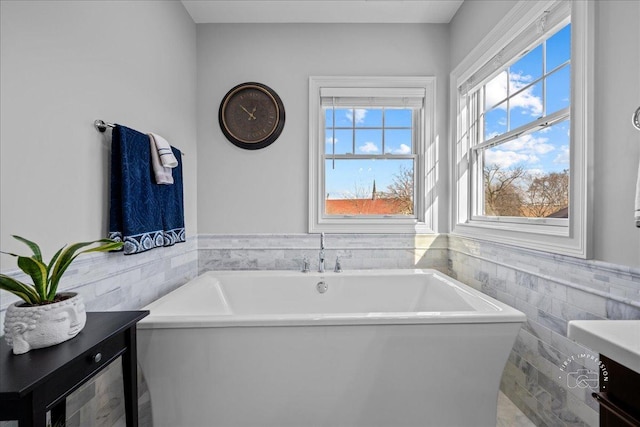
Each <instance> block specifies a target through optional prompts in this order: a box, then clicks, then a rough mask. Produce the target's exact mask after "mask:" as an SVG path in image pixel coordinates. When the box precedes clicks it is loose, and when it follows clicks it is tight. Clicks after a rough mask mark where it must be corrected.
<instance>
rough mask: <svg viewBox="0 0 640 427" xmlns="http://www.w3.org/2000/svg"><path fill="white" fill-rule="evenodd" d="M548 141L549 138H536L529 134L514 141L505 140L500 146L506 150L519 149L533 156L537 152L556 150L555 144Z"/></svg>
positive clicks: (544, 152)
mask: <svg viewBox="0 0 640 427" xmlns="http://www.w3.org/2000/svg"><path fill="white" fill-rule="evenodd" d="M547 141H549V138H543V137H537V138H536V137H534V136H533V134H528V135H523V136H521V137H519V138H517V139H514V140H512V141H509V142H505V143H504V144H502V145H501V146H500V148H503V149H505V150H513V151H519V152H522V153H523V154H528V155H532V156H533V155H536V154H539V155H544V154H547V153H549V152H551V151H553V150H555V147H554V146H553V145H551V144H547V143H546V142H547Z"/></svg>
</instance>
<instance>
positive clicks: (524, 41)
mask: <svg viewBox="0 0 640 427" xmlns="http://www.w3.org/2000/svg"><path fill="white" fill-rule="evenodd" d="M578 3H581V2H568V1H558V2H555V3H551V4H549V3H545V4H540V2H520V3H518V4H517V5H516V6H514V9H513V10H512V11H511V12H510V13H509V14H508V15H507V16H506V17H505V18H504V19H503V21H502V22H501V23H500V24H499V25H498V27H497V28H496V29H494V31H493V32H492V33H490V34H489V35H488V36H487V38H486V39H485V40H483V42H481V44H480V46H479V47H478V48H477V50H475V51H474V52H472V53H471V54H470V55H469V57H468V58H466V59H465V60H463V61H462V63H461V64H460V66H458V67H457V68H456V69H455V70H454V71H453V73H452V79H451V82H452V85H455V86H452V96H455V98H454V99H452V103H453V105H454V106H455V111H454V112H453V115H452V117H453V118H454V119H455V134H454V137H455V141H456V146H455V151H454V152H453V154H454V155H455V159H454V160H455V163H453V169H454V188H453V191H454V198H453V199H454V205H453V207H454V212H453V213H454V218H453V220H454V223H453V224H454V226H453V230H454V233H460V234H465V235H470V236H474V237H480V238H486V239H490V240H495V241H499V242H504V243H510V244H518V245H520V246H524V247H531V248H535V249H543V250H547V251H554V252H558V253H564V254H570V255H578V256H581V257H587V256H588V244H587V228H588V223H589V221H588V220H587V204H588V198H587V190H586V184H587V182H588V178H587V174H588V173H589V170H588V169H589V168H588V156H587V154H588V153H589V152H590V150H589V144H590V133H589V132H588V126H589V121H588V120H587V115H588V114H590V112H591V108H590V107H589V106H588V105H587V102H586V101H587V100H589V97H587V94H588V93H589V92H590V91H591V90H592V88H591V87H590V85H588V83H587V82H588V80H587V78H586V76H587V67H586V65H585V64H586V59H585V58H590V55H587V53H588V52H587V44H586V40H587V38H588V37H587V36H588V32H587V28H588V26H587V25H586V22H587V9H588V8H589V7H590V6H588V5H585V4H578ZM572 8H573V11H572ZM576 89H577V90H576Z"/></svg>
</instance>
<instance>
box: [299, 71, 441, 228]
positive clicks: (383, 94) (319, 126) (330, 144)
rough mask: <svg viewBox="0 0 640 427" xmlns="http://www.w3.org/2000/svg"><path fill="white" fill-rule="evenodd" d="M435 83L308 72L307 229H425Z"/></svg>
mask: <svg viewBox="0 0 640 427" xmlns="http://www.w3.org/2000/svg"><path fill="white" fill-rule="evenodd" d="M434 83H435V82H434V79H433V78H424V77H417V78H370V77H366V78H365V77H363V78H351V77H338V78H336V77H311V79H310V123H311V126H310V139H311V149H310V192H309V193H310V203H309V205H310V218H309V229H310V231H311V232H317V231H332V232H346V233H348V232H404V233H406V232H417V231H418V232H427V231H431V227H432V223H431V211H432V209H433V206H432V201H431V200H427V197H426V194H425V190H426V188H427V186H428V185H430V182H429V181H430V179H431V177H430V176H429V177H428V176H427V173H426V170H427V167H428V166H427V164H428V163H430V162H432V159H431V157H429V155H428V153H427V150H426V147H427V145H429V144H428V143H427V142H425V141H426V140H429V141H431V138H430V136H429V135H431V129H432V116H433V94H434V92H433V85H434ZM427 157H429V158H428V159H427Z"/></svg>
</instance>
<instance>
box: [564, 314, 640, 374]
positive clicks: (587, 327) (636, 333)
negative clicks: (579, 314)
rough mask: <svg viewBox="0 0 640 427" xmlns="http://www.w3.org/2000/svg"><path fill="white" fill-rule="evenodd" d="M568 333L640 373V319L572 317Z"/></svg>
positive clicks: (572, 337)
mask: <svg viewBox="0 0 640 427" xmlns="http://www.w3.org/2000/svg"><path fill="white" fill-rule="evenodd" d="M567 336H568V337H569V338H571V339H572V340H574V341H576V342H578V343H580V344H582V345H584V346H586V347H589V348H590V349H592V350H594V351H597V352H598V353H600V354H604V355H605V356H607V357H608V358H609V359H612V360H614V361H616V362H618V363H619V364H621V365H623V366H626V367H627V368H629V369H632V370H634V371H636V372H638V373H640V320H571V321H569V329H568V331H567Z"/></svg>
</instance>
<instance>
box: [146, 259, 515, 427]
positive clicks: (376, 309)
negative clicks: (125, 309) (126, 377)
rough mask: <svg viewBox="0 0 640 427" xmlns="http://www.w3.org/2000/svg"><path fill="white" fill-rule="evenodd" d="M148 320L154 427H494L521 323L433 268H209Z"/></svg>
mask: <svg viewBox="0 0 640 427" xmlns="http://www.w3.org/2000/svg"><path fill="white" fill-rule="evenodd" d="M146 309H148V310H150V311H151V314H150V316H148V317H147V318H145V319H143V320H142V321H141V322H140V323H139V324H138V360H139V363H140V366H141V369H142V372H143V374H144V375H145V378H146V381H147V383H148V386H149V391H150V395H151V406H152V412H153V423H154V426H155V427H160V426H170V427H189V426H194V427H196V426H197V427H208V426H212V427H218V426H219V427H232V426H233V427H235V426H260V427H262V426H274V427H275V426H277V427H284V426H292V427H307V426H314V427H315V426H345V427H355V426H366V427H372V426H384V427H399V426H435V427H444V426H455V427H462V426H471V427H481V426H490V427H495V425H496V404H497V396H498V388H499V383H500V377H501V373H502V370H503V368H504V366H505V363H506V360H507V357H508V355H509V351H510V349H511V347H512V345H513V343H514V340H515V338H516V335H517V333H518V330H519V328H520V326H521V324H522V322H523V321H524V320H525V316H524V314H522V313H521V312H519V311H517V310H515V309H513V308H511V307H509V306H507V305H505V304H502V303H501V302H499V301H496V300H494V299H492V298H490V297H488V296H486V295H484V294H482V293H480V292H478V291H476V290H474V289H472V288H470V287H468V286H466V285H464V284H462V283H460V282H458V281H456V280H454V279H452V278H450V277H448V276H446V275H444V274H442V273H439V272H437V271H434V270H362V271H346V272H343V273H340V274H337V273H333V272H327V273H322V274H321V273H307V274H304V273H301V272H294V271H251V272H247V271H233V272H231V271H215V272H214V271H211V272H207V273H205V274H203V275H201V276H199V277H197V278H195V279H194V280H192V281H190V282H189V283H187V284H185V285H184V286H182V287H180V288H178V289H177V290H175V291H173V292H171V293H170V294H168V295H166V296H164V297H162V298H160V299H159V300H157V301H155V302H154V303H152V304H150V305H149V306H147V307H146Z"/></svg>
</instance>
